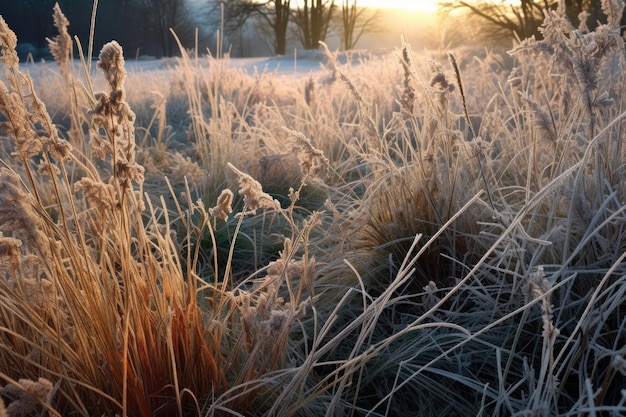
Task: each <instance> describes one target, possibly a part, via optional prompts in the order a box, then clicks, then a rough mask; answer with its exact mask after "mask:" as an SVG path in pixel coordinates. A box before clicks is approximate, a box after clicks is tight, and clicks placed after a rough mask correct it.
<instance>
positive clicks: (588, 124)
mask: <svg viewBox="0 0 626 417" xmlns="http://www.w3.org/2000/svg"><path fill="white" fill-rule="evenodd" d="M605 6H606V12H607V15H608V16H609V23H608V24H607V25H604V26H600V27H599V28H598V29H596V30H595V31H594V32H591V33H587V32H584V31H576V30H574V28H572V27H571V25H570V24H569V22H567V21H566V20H565V18H564V17H563V16H564V15H563V14H562V13H559V12H550V13H548V14H547V15H546V20H545V23H544V26H543V28H542V30H543V35H544V40H542V41H536V40H532V39H531V40H526V41H524V42H522V43H521V44H519V45H516V46H515V47H514V48H513V49H512V50H511V51H510V52H509V53H505V52H498V51H494V50H481V51H475V50H469V49H458V50H455V51H453V52H450V53H445V52H419V53H414V52H413V51H412V50H411V47H410V45H408V44H405V43H401V42H399V47H398V50H397V51H396V53H395V54H393V55H379V56H369V55H367V54H363V55H359V56H352V57H348V58H349V59H347V58H346V57H345V56H343V55H338V54H336V53H333V52H331V51H326V53H325V54H324V56H321V55H320V54H317V55H314V56H309V57H307V59H308V61H306V62H313V63H314V65H312V66H311V67H309V69H310V71H307V70H306V69H305V68H304V67H303V66H302V63H303V62H305V61H299V62H300V64H298V66H299V69H298V75H297V76H294V75H293V74H291V69H292V68H293V67H292V68H291V69H289V70H285V68H284V67H283V69H282V70H281V69H274V68H269V67H268V68H267V70H262V69H261V70H259V71H257V72H252V73H251V72H247V71H245V69H244V68H241V66H239V65H237V64H236V63H235V62H233V61H229V60H228V58H224V59H220V60H218V59H214V58H211V57H203V56H197V54H192V53H190V52H188V51H183V52H182V57H181V58H179V59H177V60H175V61H169V62H167V63H165V64H167V65H162V66H160V67H158V68H147V67H143V69H141V68H139V69H137V68H133V67H134V66H136V65H137V64H135V63H133V64H130V63H125V62H124V59H123V50H122V47H121V46H120V45H117V44H116V43H110V44H107V45H106V46H105V47H104V48H103V50H102V51H101V53H100V57H99V61H98V64H97V65H94V68H92V69H89V68H88V64H87V63H84V61H78V64H75V61H70V59H69V58H70V57H69V53H68V51H69V50H68V49H67V46H64V45H68V44H67V43H64V42H70V39H69V37H67V33H66V32H65V31H64V23H63V18H62V14H61V12H60V10H56V11H55V21H56V22H57V27H58V28H59V31H60V35H59V36H58V37H57V38H56V39H54V40H53V44H52V50H53V52H54V56H55V58H56V67H55V69H54V71H52V70H51V68H52V67H51V64H47V66H38V67H34V66H32V65H31V66H30V67H28V70H29V71H28V73H29V74H30V76H29V75H28V74H27V73H26V72H24V71H25V70H24V69H23V68H20V66H19V65H18V63H17V61H16V55H15V54H14V47H15V38H14V36H12V33H11V32H10V30H9V28H7V27H6V25H4V22H3V21H2V22H0V23H2V27H1V28H0V48H1V54H2V57H1V60H2V64H3V70H4V75H3V78H2V80H3V82H2V84H0V113H1V114H2V116H0V118H1V119H0V120H1V122H2V125H1V129H2V130H1V132H2V137H3V139H2V144H3V146H2V149H1V150H0V159H1V162H2V168H0V258H1V262H0V309H1V311H2V314H1V315H0V335H1V336H0V377H2V379H3V380H4V383H3V384H2V385H4V387H3V388H0V394H1V395H2V399H3V400H4V404H5V405H6V411H4V413H5V414H6V415H25V414H28V413H39V414H41V413H48V414H51V415H74V414H78V415H84V416H91V415H121V416H126V415H133V416H134V415H141V416H152V415H163V416H170V415H201V416H211V415H234V416H237V415H245V416H248V415H249V416H290V415H294V416H320V415H327V416H340V415H346V416H347V415H355V416H356V415H358V416H360V415H363V416H383V415H384V416H398V415H423V416H442V415H449V416H454V415H457V416H468V415H476V416H478V415H485V416H486V415H489V416H510V415H515V416H531V415H532V416H538V415H541V416H547V415H559V416H574V415H577V416H578V415H607V416H608V415H623V414H624V413H626V391H625V390H624V386H625V384H626V347H625V346H626V323H625V321H626V312H625V311H624V309H625V307H624V306H625V305H626V302H625V300H626V270H625V268H624V265H625V263H624V258H625V257H626V234H625V233H626V230H625V225H626V212H625V210H624V207H625V204H624V201H625V198H626V196H625V192H626V189H625V183H624V180H623V178H624V166H625V165H624V164H625V162H626V150H624V149H623V147H622V139H623V134H624V133H623V129H624V119H625V116H626V113H625V110H626V97H624V91H626V90H625V87H626V80H625V79H624V69H625V67H624V64H625V61H624V44H623V40H622V38H621V37H620V36H619V29H618V25H619V19H617V18H615V16H618V15H621V13H618V12H619V10H609V6H612V7H618V6H621V2H616V1H613V2H606V5H605ZM616 13H618V14H616ZM122 46H123V45H122ZM283 60H287V59H286V58H283ZM289 62H290V63H291V61H289ZM70 63H71V64H70ZM320 63H321V67H320V66H319V64H320ZM162 64H163V63H162ZM291 64H293V63H291ZM151 65H152V64H151ZM96 67H97V68H96ZM294 72H295V71H294ZM33 79H34V80H35V81H34V82H31V80H33ZM231 190H232V191H231ZM2 412H3V411H2V408H0V415H2Z"/></svg>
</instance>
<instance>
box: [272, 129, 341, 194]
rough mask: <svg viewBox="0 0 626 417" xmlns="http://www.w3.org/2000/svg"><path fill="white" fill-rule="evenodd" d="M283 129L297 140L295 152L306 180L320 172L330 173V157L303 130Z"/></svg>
mask: <svg viewBox="0 0 626 417" xmlns="http://www.w3.org/2000/svg"><path fill="white" fill-rule="evenodd" d="M283 130H284V131H285V132H287V133H288V134H289V136H291V137H293V138H294V139H295V140H296V142H295V143H294V145H293V153H295V154H296V157H297V158H298V161H299V162H300V169H301V171H302V175H303V176H304V178H303V181H304V182H306V181H307V179H309V178H311V177H315V176H317V175H318V174H319V175H323V176H326V175H328V172H329V170H330V166H329V164H328V158H326V157H325V156H324V152H323V151H321V150H319V149H315V147H314V146H313V145H312V144H311V141H310V140H309V139H308V138H307V137H306V136H304V134H302V133H301V132H296V131H295V130H291V129H287V128H284V129H283Z"/></svg>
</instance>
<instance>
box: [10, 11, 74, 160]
mask: <svg viewBox="0 0 626 417" xmlns="http://www.w3.org/2000/svg"><path fill="white" fill-rule="evenodd" d="M16 45H17V38H16V37H15V34H14V33H13V32H12V31H11V30H10V29H9V27H8V26H7V25H6V22H5V21H4V19H2V17H1V16H0V50H1V53H2V58H1V60H2V62H3V63H4V64H5V66H6V67H7V70H6V78H7V80H8V82H9V86H10V89H9V88H7V86H6V85H5V84H4V83H3V82H0V113H3V114H4V115H5V116H6V118H7V121H4V122H1V123H0V127H2V128H4V130H5V131H6V132H7V133H8V134H9V136H10V137H11V138H12V140H13V141H14V143H15V146H16V150H15V151H14V156H18V157H19V158H20V159H21V160H22V162H23V163H24V164H25V165H26V164H27V163H28V162H27V161H28V160H29V159H30V158H31V157H33V156H35V155H39V154H41V153H42V151H43V154H42V155H41V156H42V157H43V158H44V161H45V162H46V163H49V162H50V157H52V158H54V159H56V160H57V161H64V160H66V159H69V157H70V153H71V145H70V144H69V143H68V142H67V141H65V140H62V139H61V138H59V136H58V131H57V129H56V127H55V126H54V125H53V123H52V120H51V119H50V116H49V114H48V112H47V111H46V106H45V104H44V103H43V102H42V101H41V99H40V98H39V96H38V95H37V94H36V92H35V87H34V85H33V81H32V79H31V78H30V77H28V76H26V75H24V74H23V73H21V72H20V71H19V61H18V58H17V52H16V51H15V47H16ZM24 87H26V88H25V89H24ZM26 168H27V169H29V167H26Z"/></svg>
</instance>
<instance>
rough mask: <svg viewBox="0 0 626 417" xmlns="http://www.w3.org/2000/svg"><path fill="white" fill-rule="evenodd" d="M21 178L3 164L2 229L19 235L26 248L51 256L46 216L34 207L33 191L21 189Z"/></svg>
mask: <svg viewBox="0 0 626 417" xmlns="http://www.w3.org/2000/svg"><path fill="white" fill-rule="evenodd" d="M21 184H22V179H21V178H20V177H19V175H17V174H16V173H15V172H13V171H11V170H9V169H8V168H4V167H2V168H0V218H1V219H2V223H1V224H0V227H2V230H1V231H2V232H3V233H5V234H6V233H10V234H11V235H12V237H15V238H16V239H20V240H21V241H22V243H23V244H24V245H25V248H24V249H26V250H28V251H29V252H31V253H35V254H38V255H41V256H42V257H43V258H47V257H49V254H50V249H51V246H50V245H51V244H52V242H51V241H50V239H49V238H48V235H47V234H46V232H45V231H46V225H45V222H44V219H43V218H42V216H41V215H40V213H38V212H37V210H36V209H35V207H38V206H39V205H38V203H37V201H36V200H35V198H34V197H33V195H32V194H31V193H28V192H26V191H24V190H23V189H22V186H21Z"/></svg>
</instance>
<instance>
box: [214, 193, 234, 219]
mask: <svg viewBox="0 0 626 417" xmlns="http://www.w3.org/2000/svg"><path fill="white" fill-rule="evenodd" d="M233 197H234V196H233V192H232V191H230V190H229V189H225V190H222V192H221V193H220V195H219V197H217V205H216V206H215V207H213V208H210V209H209V214H210V215H211V216H213V217H217V218H218V219H222V220H224V221H226V220H228V215H229V214H230V213H232V212H233V207H232V204H233Z"/></svg>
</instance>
